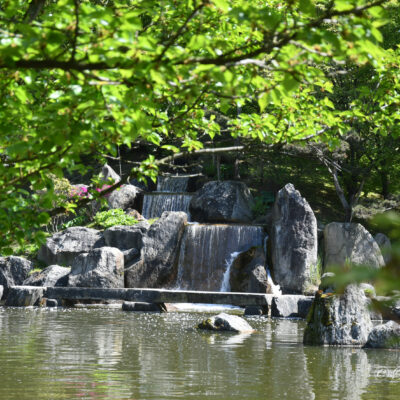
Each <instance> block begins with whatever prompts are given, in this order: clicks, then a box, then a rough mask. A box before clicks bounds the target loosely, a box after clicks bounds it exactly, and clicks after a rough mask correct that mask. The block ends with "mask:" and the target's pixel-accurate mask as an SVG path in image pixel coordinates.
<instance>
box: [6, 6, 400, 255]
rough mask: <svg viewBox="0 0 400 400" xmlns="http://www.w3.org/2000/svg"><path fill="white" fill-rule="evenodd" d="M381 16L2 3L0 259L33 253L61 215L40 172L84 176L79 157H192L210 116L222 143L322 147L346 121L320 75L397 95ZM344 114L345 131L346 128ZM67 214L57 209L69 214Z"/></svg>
mask: <svg viewBox="0 0 400 400" xmlns="http://www.w3.org/2000/svg"><path fill="white" fill-rule="evenodd" d="M392 3H393V2H390V1H385V0H351V1H343V0H336V1H313V0H293V1H284V2H283V1H281V0H267V1H265V0H263V1H261V0H255V1H251V2H249V1H247V0H233V1H230V2H228V1H226V0H202V1H194V0H180V1H176V0H159V1H154V0H128V1H126V0H124V1H122V0H114V1H112V2H100V1H94V0H93V1H91V0H87V1H77V0H58V1H44V0H39V1H32V2H30V3H29V4H28V2H26V1H22V0H16V1H7V2H3V3H2V5H1V7H0V98H1V107H0V160H1V161H0V187H1V188H2V190H1V193H0V232H2V235H1V236H0V248H2V249H3V250H2V253H3V254H7V253H10V252H11V249H10V248H9V246H10V245H11V244H12V243H14V242H15V241H18V242H20V243H21V244H22V243H24V241H25V240H36V241H39V242H40V241H41V240H43V239H44V235H43V233H42V231H41V228H42V227H43V226H45V225H46V223H47V222H48V221H49V219H50V217H51V216H52V215H54V213H55V212H61V211H62V210H56V211H54V210H52V208H53V204H54V201H55V199H56V198H57V194H56V193H55V190H54V182H53V180H52V179H51V177H50V173H53V174H55V175H56V176H57V177H59V178H62V177H63V172H64V171H65V170H68V171H69V172H71V171H74V170H75V171H80V172H85V171H86V170H87V163H86V162H85V159H87V157H88V156H90V157H97V158H98V159H99V160H102V157H103V155H104V154H111V155H112V156H115V155H116V154H117V146H118V145H121V144H124V145H126V146H131V145H132V143H135V142H140V143H152V144H154V145H156V146H158V147H160V148H163V149H165V150H167V151H171V152H176V151H178V150H179V149H178V148H177V146H178V147H181V148H182V149H183V150H185V151H196V150H197V149H200V148H201V147H202V146H203V143H204V142H205V140H206V139H207V140H209V139H210V138H211V139H213V138H214V137H215V136H216V135H220V134H223V132H221V126H220V124H219V123H217V121H216V115H220V116H222V117H221V118H225V119H227V122H226V126H227V129H228V130H229V133H230V134H232V135H233V136H234V137H250V138H254V139H257V140H259V141H261V142H263V143H265V144H277V143H278V144H281V143H286V142H290V141H299V140H310V139H314V140H320V141H324V142H326V143H327V144H329V145H333V144H335V143H336V142H337V140H336V138H334V137H332V135H331V134H330V131H331V130H332V129H336V130H339V131H340V130H343V129H344V128H346V122H345V121H344V120H343V116H342V115H340V114H337V113H335V112H333V110H332V102H331V100H330V98H329V93H330V92H331V91H332V82H331V76H330V75H329V73H326V71H324V70H323V68H322V67H321V66H322V65H327V64H330V65H334V66H339V67H340V66H341V65H343V63H345V62H348V61H351V62H352V63H354V64H357V65H358V64H372V65H373V67H374V68H375V70H376V71H381V72H384V71H385V68H388V67H390V69H389V74H388V76H387V83H388V84H389V83H390V84H391V86H392V87H396V88H397V86H398V76H397V71H398V66H399V65H398V49H391V48H390V49H385V48H383V47H381V46H380V43H381V42H382V34H381V33H380V30H379V29H380V27H381V26H382V25H383V24H384V23H385V21H386V15H385V12H384V9H383V8H382V7H381V5H382V4H392ZM316 88H318V90H317V91H316ZM397 95H398V93H397V89H396V90H395V91H393V92H390V93H386V94H385V96H384V98H383V99H381V100H379V99H378V100H377V102H378V103H379V105H380V107H378V109H377V111H379V109H381V110H384V111H383V112H375V113H374V114H373V118H374V123H375V125H376V126H379V125H380V126H382V127H383V129H382V134H385V133H386V134H391V132H386V128H387V127H388V126H392V125H393V124H394V123H395V122H396V118H397V117H398V108H397V111H396V108H395V104H397V103H396V102H397ZM246 104H257V107H256V111H257V112H249V113H247V114H244V113H243V114H240V115H238V116H234V115H231V114H232V113H229V112H230V110H232V109H237V108H238V107H241V106H244V105H246ZM346 112H347V115H346V119H347V120H348V119H351V118H353V117H355V116H356V115H354V113H353V112H352V109H349V110H347V111H346ZM362 118H364V119H368V118H369V115H368V114H367V113H366V114H363V116H362ZM225 132H227V131H226V130H225ZM225 132H224V133H225ZM159 164H160V161H159V160H156V159H155V157H154V156H153V155H148V157H147V158H146V159H145V160H144V161H143V162H142V163H140V164H139V165H137V166H135V167H134V168H133V170H132V172H131V174H132V175H133V176H135V177H136V178H139V179H141V178H143V177H144V176H149V177H151V178H152V179H155V178H156V175H157V168H158V165H159ZM127 178H128V177H127ZM123 183H124V182H123V181H122V182H121V184H123ZM113 188H114V187H111V188H109V189H107V190H110V191H111V190H112V189H113ZM43 190H46V191H45V195H42V196H39V195H38V194H37V193H38V191H43ZM107 193H109V192H107ZM105 194H106V193H105ZM87 200H88V199H79V200H78V203H79V204H82V203H85V201H87ZM75 203H76V202H71V201H70V202H67V203H66V204H63V205H62V207H61V208H62V209H63V211H68V212H73V211H74V210H75V209H76V205H75ZM85 204H86V203H85Z"/></svg>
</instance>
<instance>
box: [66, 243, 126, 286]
mask: <svg viewBox="0 0 400 400" xmlns="http://www.w3.org/2000/svg"><path fill="white" fill-rule="evenodd" d="M68 286H80V287H100V288H123V287H124V255H123V254H122V252H121V251H120V250H118V249H117V248H114V247H101V248H99V249H94V250H92V251H90V252H89V253H83V254H80V255H79V256H77V257H76V258H75V260H74V263H73V264H72V268H71V272H70V274H69V276H68Z"/></svg>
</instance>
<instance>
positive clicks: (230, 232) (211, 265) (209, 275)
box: [176, 224, 264, 291]
mask: <svg viewBox="0 0 400 400" xmlns="http://www.w3.org/2000/svg"><path fill="white" fill-rule="evenodd" d="M263 239H264V231H263V228H262V227H260V226H251V225H223V224H220V225H206V224H193V225H192V224H190V225H187V226H186V228H185V232H184V235H183V238H182V245H181V249H180V255H179V261H178V275H177V281H176V287H177V288H180V289H191V290H211V291H219V290H221V289H222V282H223V280H224V274H225V275H226V281H227V282H228V284H229V276H228V274H229V273H228V272H227V269H228V268H229V265H231V264H232V262H231V261H233V260H234V253H239V252H242V251H246V250H247V249H249V248H250V247H253V246H262V244H263ZM236 256H237V255H236Z"/></svg>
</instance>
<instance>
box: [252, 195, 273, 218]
mask: <svg viewBox="0 0 400 400" xmlns="http://www.w3.org/2000/svg"><path fill="white" fill-rule="evenodd" d="M274 201H275V196H274V194H273V193H272V192H265V191H262V192H261V193H260V194H259V195H258V196H255V197H254V205H253V207H252V210H253V213H254V215H255V216H256V217H259V216H262V215H265V214H266V212H267V210H268V209H269V208H270V207H271V206H272V204H274Z"/></svg>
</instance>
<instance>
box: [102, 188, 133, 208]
mask: <svg viewBox="0 0 400 400" xmlns="http://www.w3.org/2000/svg"><path fill="white" fill-rule="evenodd" d="M138 194H139V189H138V188H137V187H136V186H133V185H124V186H121V187H120V188H119V189H116V190H114V191H113V192H112V193H111V194H110V196H109V197H108V199H107V201H108V206H109V208H111V209H113V208H121V209H122V210H127V209H128V208H135V200H136V197H137V195H138Z"/></svg>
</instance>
